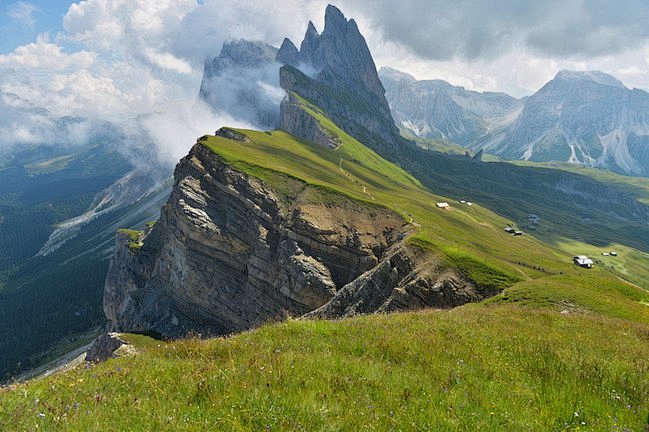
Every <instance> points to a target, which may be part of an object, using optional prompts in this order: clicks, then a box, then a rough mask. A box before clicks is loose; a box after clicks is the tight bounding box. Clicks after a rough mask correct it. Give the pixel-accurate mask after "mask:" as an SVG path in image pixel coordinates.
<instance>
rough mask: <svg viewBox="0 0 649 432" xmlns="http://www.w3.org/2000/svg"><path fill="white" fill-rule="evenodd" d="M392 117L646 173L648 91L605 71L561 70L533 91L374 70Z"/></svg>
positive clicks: (498, 144) (486, 144)
mask: <svg viewBox="0 0 649 432" xmlns="http://www.w3.org/2000/svg"><path fill="white" fill-rule="evenodd" d="M379 75H380V77H381V80H382V82H383V84H384V86H385V88H386V97H387V99H388V101H389V103H390V107H391V110H392V113H393V116H394V118H395V121H396V122H397V124H398V125H399V126H400V127H402V128H405V129H408V130H410V131H412V132H413V133H415V134H416V135H418V136H420V137H422V138H445V139H448V140H451V141H454V142H457V143H458V144H461V145H463V146H465V147H468V148H470V149H472V150H475V151H477V150H479V149H482V150H484V151H486V152H489V153H492V154H495V155H498V156H500V157H503V158H505V159H522V160H529V161H534V162H547V161H564V162H571V163H577V164H583V165H587V166H593V167H600V168H606V169H609V170H611V171H615V172H621V173H624V174H633V175H643V176H647V175H649V93H647V92H645V91H643V90H639V89H632V90H631V89H629V88H627V87H625V86H624V84H622V82H620V81H619V80H617V79H616V78H614V77H613V76H611V75H608V74H605V73H603V72H574V71H561V72H559V73H558V74H557V75H556V76H555V77H554V79H552V80H551V81H549V82H548V83H547V84H545V85H544V86H543V87H542V88H541V89H540V90H539V91H537V92H536V93H534V94H533V95H532V96H529V97H525V98H522V99H516V98H514V97H511V96H509V95H506V94H504V93H490V92H475V91H469V90H466V89H464V88H463V87H456V86H453V85H451V84H449V83H447V82H445V81H441V80H430V81H417V80H416V79H415V78H413V77H412V76H410V75H408V74H405V73H403V72H399V71H396V70H394V69H390V68H383V69H381V71H380V73H379Z"/></svg>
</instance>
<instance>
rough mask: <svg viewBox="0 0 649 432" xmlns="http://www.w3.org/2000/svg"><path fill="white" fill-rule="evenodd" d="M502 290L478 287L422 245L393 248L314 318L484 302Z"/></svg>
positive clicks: (346, 286)
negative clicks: (421, 246)
mask: <svg viewBox="0 0 649 432" xmlns="http://www.w3.org/2000/svg"><path fill="white" fill-rule="evenodd" d="M496 293H497V289H494V288H485V287H482V288H480V287H477V286H476V285H475V284H473V283H472V282H470V281H468V280H467V279H466V278H465V277H464V276H463V275H462V274H461V273H459V272H458V270H457V269H455V268H452V267H449V266H448V265H446V264H445V263H444V262H443V260H440V259H439V258H438V257H437V256H436V255H434V254H433V253H431V252H428V251H425V250H422V249H420V248H419V247H416V246H411V245H404V244H400V245H397V246H395V247H393V248H392V249H391V250H390V252H389V253H388V254H386V256H385V258H384V259H383V260H382V261H381V262H380V263H379V264H378V265H377V266H376V267H374V268H372V269H371V270H369V271H367V272H365V273H364V274H362V275H361V276H359V277H358V278H357V279H355V280H354V281H352V282H351V283H349V284H347V285H345V286H344V287H342V288H341V289H340V290H339V291H338V292H337V293H336V295H335V296H334V297H333V298H332V299H331V300H330V301H329V302H327V304H325V305H324V306H322V307H320V308H318V309H316V310H315V311H313V312H310V313H309V314H307V315H306V317H308V318H341V317H348V316H353V315H358V314H367V313H373V312H395V311H400V310H417V309H423V308H428V307H436V308H452V307H456V306H460V305H463V304H465V303H470V302H478V301H480V300H483V299H484V298H486V297H490V296H492V295H495V294H496Z"/></svg>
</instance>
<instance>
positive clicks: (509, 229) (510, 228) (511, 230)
mask: <svg viewBox="0 0 649 432" xmlns="http://www.w3.org/2000/svg"><path fill="white" fill-rule="evenodd" d="M505 232H508V233H513V232H514V228H512V227H509V226H508V227H505Z"/></svg>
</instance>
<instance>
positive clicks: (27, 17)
mask: <svg viewBox="0 0 649 432" xmlns="http://www.w3.org/2000/svg"><path fill="white" fill-rule="evenodd" d="M39 10H40V9H39V8H38V7H36V6H35V5H33V4H31V3H27V2H22V1H19V2H16V3H12V4H10V5H9V6H7V15H9V17H11V18H13V19H14V20H16V22H18V23H19V24H22V25H24V26H26V27H28V28H30V29H32V28H34V23H35V20H34V13H36V12H38V11H39Z"/></svg>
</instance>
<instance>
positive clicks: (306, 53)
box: [300, 21, 320, 64]
mask: <svg viewBox="0 0 649 432" xmlns="http://www.w3.org/2000/svg"><path fill="white" fill-rule="evenodd" d="M319 47H320V35H319V34H318V31H317V30H316V29H315V26H314V25H313V23H312V22H311V21H309V25H308V26H307V29H306V34H305V35H304V40H303V41H302V44H301V45H300V62H302V63H305V64H309V63H313V55H314V54H315V52H316V51H317V50H318V48H319Z"/></svg>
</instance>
